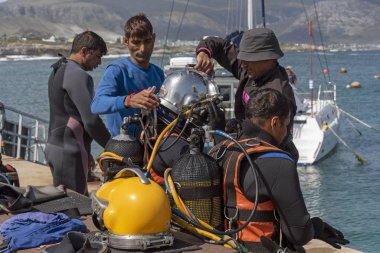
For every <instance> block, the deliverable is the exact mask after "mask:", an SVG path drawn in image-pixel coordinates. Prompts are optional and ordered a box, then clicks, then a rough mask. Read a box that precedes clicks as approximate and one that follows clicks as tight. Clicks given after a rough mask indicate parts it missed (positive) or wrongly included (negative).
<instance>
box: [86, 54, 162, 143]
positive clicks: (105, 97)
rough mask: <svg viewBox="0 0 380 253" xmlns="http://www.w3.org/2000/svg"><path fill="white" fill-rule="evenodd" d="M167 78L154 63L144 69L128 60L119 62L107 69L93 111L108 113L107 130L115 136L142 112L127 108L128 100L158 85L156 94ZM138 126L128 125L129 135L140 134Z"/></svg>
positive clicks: (92, 107)
mask: <svg viewBox="0 0 380 253" xmlns="http://www.w3.org/2000/svg"><path fill="white" fill-rule="evenodd" d="M164 78H165V77H164V72H163V71H162V69H161V68H159V67H158V66H156V65H154V64H150V65H149V67H148V68H147V69H144V68H142V67H140V66H138V65H136V64H134V63H133V62H132V61H131V59H130V58H129V57H127V58H122V59H119V60H116V61H114V62H112V63H111V64H110V65H109V66H108V67H107V69H106V71H105V72H104V75H103V77H102V79H101V80H100V82H99V86H98V88H97V89H96V93H95V97H94V99H93V101H92V104H91V111H92V113H96V114H107V128H108V129H109V130H110V132H111V135H112V136H116V135H118V134H119V133H120V127H121V125H122V122H123V118H124V117H126V116H129V115H133V114H135V113H140V109H135V108H125V106H124V100H125V97H126V96H128V95H129V94H132V93H138V92H140V91H142V90H144V89H149V88H150V87H152V86H156V93H157V92H158V91H159V90H160V88H161V85H162V83H163V81H164ZM136 127H138V126H134V125H130V126H129V129H128V132H129V134H130V135H134V134H137V133H136V131H135V128H136Z"/></svg>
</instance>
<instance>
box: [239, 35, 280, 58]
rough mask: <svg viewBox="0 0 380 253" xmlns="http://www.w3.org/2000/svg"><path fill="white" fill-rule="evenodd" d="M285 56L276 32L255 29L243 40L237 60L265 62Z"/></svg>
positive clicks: (244, 36)
mask: <svg viewBox="0 0 380 253" xmlns="http://www.w3.org/2000/svg"><path fill="white" fill-rule="evenodd" d="M282 56H284V53H283V52H282V51H281V48H280V45H279V43H278V40H277V38H276V35H275V34H274V32H273V31H272V30H270V29H268V28H254V29H251V30H248V31H246V32H245V33H244V34H243V37H242V38H241V42H240V47H239V54H238V56H237V58H238V59H239V60H244V61H264V60H272V59H279V58H281V57H282Z"/></svg>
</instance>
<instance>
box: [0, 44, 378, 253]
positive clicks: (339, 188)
mask: <svg viewBox="0 0 380 253" xmlns="http://www.w3.org/2000/svg"><path fill="white" fill-rule="evenodd" d="M114 59H115V58H105V59H103V64H102V65H101V66H99V67H98V68H97V69H96V70H94V71H93V72H91V74H92V76H93V77H94V81H95V85H97V83H98V81H99V79H100V77H101V75H102V73H103V72H104V69H105V67H106V66H107V65H108V64H109V63H110V62H111V61H113V60H114ZM319 59H320V60H321V62H322V64H323V65H321V63H320V61H319ZM325 59H327V62H328V67H329V71H330V72H329V73H330V77H331V81H334V82H335V83H336V84H337V104H338V106H339V107H340V108H341V109H343V110H344V111H346V112H348V113H350V114H352V115H354V116H355V117H357V118H359V119H360V120H362V121H364V122H365V123H367V124H368V125H369V126H371V128H368V127H365V126H364V125H363V124H361V123H358V122H357V121H355V120H350V121H348V119H347V117H342V121H341V124H340V131H339V136H340V137H341V138H342V139H343V140H344V141H345V142H346V143H347V144H348V145H349V146H350V147H351V150H350V149H348V148H347V147H345V145H343V144H338V146H337V147H336V148H335V150H334V151H333V153H332V154H331V155H330V156H329V157H327V158H326V159H324V160H322V161H320V162H319V163H317V164H316V165H313V166H307V167H299V168H298V172H299V177H300V182H301V186H302V190H303V193H304V198H305V200H306V204H307V207H308V210H309V212H310V213H311V215H312V216H319V217H321V218H322V219H323V220H325V221H326V222H328V223H329V224H331V225H333V226H334V227H336V228H338V229H340V230H341V231H342V232H343V233H344V235H345V237H346V238H347V239H349V240H350V244H349V245H348V246H349V247H351V248H355V249H358V250H361V251H363V252H368V253H375V252H379V249H378V244H379V242H380V217H379V216H380V110H379V107H380V79H375V78H374V75H380V51H373V52H371V51H366V52H333V53H332V52H328V53H327V54H326V55H323V54H314V56H313V66H314V67H313V76H314V79H315V86H316V85H317V84H318V82H319V81H320V80H321V79H322V69H324V68H326V65H325V64H324V60H325ZM55 61H56V58H55V59H53V58H50V57H46V58H43V59H39V58H33V59H18V60H17V59H13V60H5V59H4V58H3V59H0V101H1V102H3V103H4V104H5V105H6V106H10V107H13V108H16V109H18V110H21V111H24V112H27V113H29V114H33V115H36V116H39V117H42V118H45V119H48V117H49V112H48V96H47V80H48V77H49V73H50V70H51V69H50V65H51V64H52V63H54V62H55ZM152 61H153V62H154V63H156V64H158V65H161V64H166V63H167V62H168V57H167V56H165V57H164V58H162V57H161V56H155V57H153V58H152ZM280 63H281V65H283V66H287V65H291V66H292V67H293V70H294V71H295V73H296V74H297V76H298V83H297V88H298V89H299V90H301V91H302V90H304V91H307V89H308V80H309V77H310V67H309V66H310V56H309V54H308V53H305V52H298V53H297V52H294V53H286V54H285V56H284V57H283V58H282V59H281V60H280ZM341 67H344V68H346V69H347V70H348V72H347V73H346V74H341V73H339V69H340V68H341ZM353 81H359V82H360V83H361V84H362V88H360V89H348V88H346V85H347V84H349V83H351V82H353ZM343 116H344V115H343ZM352 124H353V125H354V126H352ZM353 151H355V152H357V153H358V154H359V155H360V156H361V157H362V158H363V159H364V160H365V161H366V165H360V164H359V162H358V161H357V160H356V159H355V156H354V154H353ZM99 152H100V149H99V148H97V147H95V148H94V151H93V155H94V157H96V156H97V155H98V154H99Z"/></svg>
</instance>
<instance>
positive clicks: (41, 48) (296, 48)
mask: <svg viewBox="0 0 380 253" xmlns="http://www.w3.org/2000/svg"><path fill="white" fill-rule="evenodd" d="M107 46H108V54H107V55H123V54H128V50H127V49H126V48H125V47H123V46H122V45H120V44H108V45H107ZM70 47H71V44H70V43H39V42H33V43H31V42H25V43H22V42H14V43H8V44H4V43H2V44H0V58H6V57H8V58H12V56H34V57H41V56H42V57H57V56H58V54H62V55H66V56H67V55H69V53H70ZM195 48H196V47H195V46H176V47H166V48H165V49H164V48H163V47H156V48H155V50H154V52H155V53H162V52H165V53H170V54H175V53H192V52H195ZM281 48H282V50H283V51H284V52H304V51H308V50H310V47H309V45H306V44H281ZM314 50H315V51H323V50H325V51H327V52H338V51H369V50H371V51H372V50H380V46H377V47H376V46H372V47H369V46H356V47H355V48H350V47H342V48H339V47H331V46H329V47H325V48H322V47H321V46H319V47H314Z"/></svg>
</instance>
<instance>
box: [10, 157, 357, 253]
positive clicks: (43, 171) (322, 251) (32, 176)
mask: <svg viewBox="0 0 380 253" xmlns="http://www.w3.org/2000/svg"><path fill="white" fill-rule="evenodd" d="M3 163H4V164H10V165H12V166H13V167H15V168H16V170H17V172H18V175H19V179H20V186H21V187H25V186H27V185H36V186H39V185H49V184H53V178H52V175H51V173H50V169H49V167H48V166H46V165H41V164H36V163H32V162H28V161H25V160H20V159H16V158H13V157H9V156H4V155H3ZM99 185H100V182H90V183H88V188H89V189H88V190H89V192H92V191H94V190H96V189H97V188H98V187H99ZM347 239H348V240H349V239H350V238H347ZM207 249H208V247H207V246H206V247H205V246H203V247H202V250H199V251H193V252H214V251H215V248H212V249H211V250H210V251H208V250H207ZM222 249H224V248H222ZM305 249H306V252H307V253H362V251H358V250H354V249H350V248H347V247H342V249H335V248H334V247H332V246H330V245H329V244H327V243H325V242H323V241H320V240H311V241H310V242H309V243H308V244H307V245H305ZM226 250H227V249H226ZM20 252H40V251H33V250H31V249H30V250H25V251H20ZM219 252H233V251H232V250H227V251H224V250H223V251H219Z"/></svg>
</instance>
